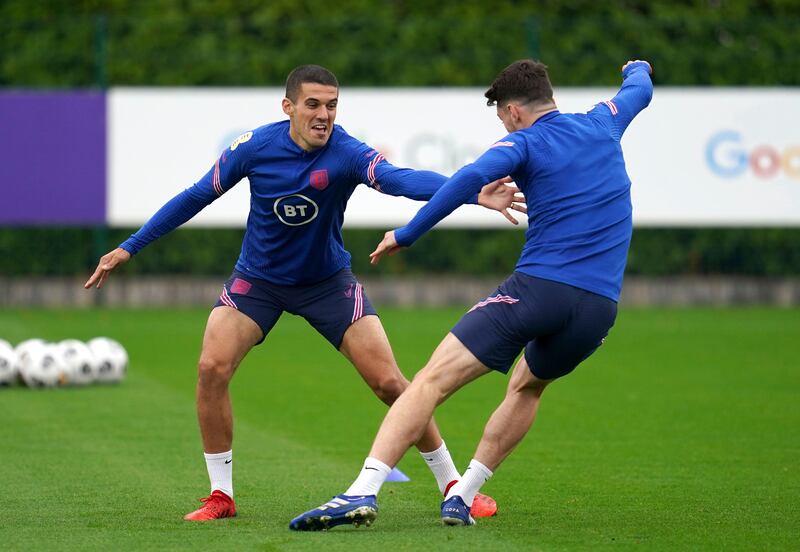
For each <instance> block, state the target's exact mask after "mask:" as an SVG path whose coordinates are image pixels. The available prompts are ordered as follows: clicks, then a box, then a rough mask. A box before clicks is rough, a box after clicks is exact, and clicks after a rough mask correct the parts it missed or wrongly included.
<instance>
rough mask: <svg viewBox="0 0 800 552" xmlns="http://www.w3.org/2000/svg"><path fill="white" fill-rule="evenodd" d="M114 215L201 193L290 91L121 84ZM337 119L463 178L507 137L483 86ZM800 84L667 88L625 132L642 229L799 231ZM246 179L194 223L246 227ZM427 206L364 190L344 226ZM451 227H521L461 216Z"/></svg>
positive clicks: (580, 92) (343, 103)
mask: <svg viewBox="0 0 800 552" xmlns="http://www.w3.org/2000/svg"><path fill="white" fill-rule="evenodd" d="M615 93H616V89H612V88H581V89H575V88H572V89H570V88H566V89H556V101H557V103H558V105H559V108H560V109H561V111H562V112H585V111H586V110H588V109H590V108H591V107H592V106H593V105H594V104H595V103H597V102H599V101H601V100H604V99H610V98H611V97H613V95H614V94H615ZM109 96H110V97H109V127H110V128H109V148H108V153H109V163H108V170H109V175H108V176H109V178H108V182H109V189H108V210H107V211H108V217H109V223H110V224H111V225H114V226H123V225H124V226H136V225H139V224H141V223H143V222H144V221H146V220H147V219H148V218H149V217H150V216H151V215H152V214H153V213H155V212H156V211H157V210H158V208H159V207H161V205H163V204H164V203H165V202H166V201H167V200H169V199H170V198H171V197H172V196H174V195H175V194H177V193H178V192H180V191H181V190H183V189H184V188H186V187H188V186H191V185H192V184H193V183H194V182H195V181H196V180H198V179H199V178H200V177H201V176H202V175H203V174H205V173H206V172H207V171H208V170H209V168H211V166H212V165H213V164H214V161H215V159H216V158H217V157H218V156H219V154H220V152H221V151H222V150H223V149H224V148H225V147H227V146H228V145H229V144H230V142H231V141H233V139H235V138H236V137H237V136H238V135H239V134H241V133H242V132H245V131H247V130H250V129H252V128H255V127H258V126H260V125H263V124H266V123H269V122H273V121H278V120H281V119H284V118H285V115H284V114H283V112H282V111H281V108H280V102H281V99H282V97H283V90H282V89H278V88H263V89H170V88H116V89H113V90H112V91H111V92H110V95H109ZM336 122H337V123H338V124H340V125H342V126H343V127H344V128H345V129H346V130H347V131H348V132H349V133H350V134H351V135H353V136H355V137H357V138H359V139H361V140H363V141H364V142H366V143H368V144H369V145H371V146H372V147H374V148H376V149H378V150H380V151H381V152H383V153H384V155H385V156H386V157H387V159H388V160H389V161H390V162H392V163H393V164H395V165H397V166H407V167H412V168H418V169H429V170H434V171H437V172H440V173H442V174H445V175H451V174H452V173H453V172H455V171H456V170H457V169H458V168H459V167H461V166H462V165H464V164H465V163H468V162H470V161H472V160H474V159H475V158H476V157H477V156H478V155H479V154H480V153H481V152H483V151H484V150H485V149H486V148H487V147H488V146H489V145H491V144H492V143H494V142H495V141H497V140H498V139H500V138H502V137H503V136H504V135H505V131H504V129H503V127H502V125H501V124H500V121H499V120H498V119H497V116H496V115H495V111H494V108H491V107H487V106H486V105H485V102H484V100H483V89H482V88H435V89H433V88H432V89H428V88H407V89H398V88H382V89H359V88H344V89H342V91H341V94H340V104H339V112H338V116H337V120H336ZM798 128H800V90H797V89H790V88H789V89H770V88H767V89H752V88H750V89H744V88H709V89H698V88H666V89H663V88H662V89H656V92H655V97H654V99H653V102H652V103H651V105H650V107H649V108H647V109H646V110H645V111H643V112H642V113H641V114H640V115H639V116H638V117H637V118H636V119H635V120H634V121H633V123H632V124H631V126H630V127H629V128H628V131H627V132H626V134H625V136H624V138H623V148H624V151H625V158H626V162H627V167H628V173H629V175H630V177H631V181H632V182H633V189H632V195H633V204H634V223H635V224H637V225H640V226H641V225H651V226H709V225H715V226H744V225H750V226H764V225H767V226H768V225H800V133H799V132H798V130H797V129H798ZM248 206H249V193H248V184H247V181H246V180H245V181H242V182H241V183H239V184H238V185H237V186H236V187H235V188H234V189H233V190H231V191H230V192H228V193H226V194H225V195H224V196H223V197H222V198H220V199H219V200H217V201H216V202H214V203H213V204H212V205H210V206H209V207H207V208H206V209H205V210H204V211H203V212H202V213H200V214H199V215H198V216H197V217H195V219H194V220H193V221H191V222H190V224H195V225H204V226H242V225H244V223H245V220H246V218H247V212H248ZM420 206H421V203H419V202H415V201H412V200H407V199H404V198H393V197H388V196H384V195H383V194H380V193H378V192H375V191H373V190H370V189H368V188H367V187H366V186H359V187H358V189H357V190H356V192H355V193H354V194H353V197H352V198H351V200H350V203H349V204H348V208H347V213H346V215H345V225H349V226H372V227H378V228H391V227H394V226H398V225H402V224H404V223H405V222H407V221H408V220H409V219H410V218H411V217H412V216H413V214H414V213H415V212H416V210H417V209H418V208H419V207H420ZM442 225H443V226H462V227H465V226H498V227H503V226H506V225H507V226H509V227H510V224H508V222H507V221H505V219H503V218H502V217H501V216H500V215H499V214H497V213H491V212H487V211H486V210H484V209H482V208H480V207H476V206H464V207H461V208H459V209H458V210H457V211H456V212H455V213H454V214H453V215H452V216H451V217H449V218H448V219H446V220H445V221H443V223H442Z"/></svg>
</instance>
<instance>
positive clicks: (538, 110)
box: [520, 103, 558, 129]
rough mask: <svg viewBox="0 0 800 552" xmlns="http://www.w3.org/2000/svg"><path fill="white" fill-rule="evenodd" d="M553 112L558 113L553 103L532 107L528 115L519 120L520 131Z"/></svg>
mask: <svg viewBox="0 0 800 552" xmlns="http://www.w3.org/2000/svg"><path fill="white" fill-rule="evenodd" d="M554 111H558V107H557V106H556V104H555V103H548V104H545V105H540V106H536V107H534V108H533V109H531V110H530V111H529V112H528V113H525V115H524V116H523V117H522V118H521V119H520V123H521V126H520V129H522V128H528V127H529V126H531V125H533V123H535V122H536V121H538V120H539V119H541V118H542V117H544V116H545V115H547V114H549V113H553V112H554Z"/></svg>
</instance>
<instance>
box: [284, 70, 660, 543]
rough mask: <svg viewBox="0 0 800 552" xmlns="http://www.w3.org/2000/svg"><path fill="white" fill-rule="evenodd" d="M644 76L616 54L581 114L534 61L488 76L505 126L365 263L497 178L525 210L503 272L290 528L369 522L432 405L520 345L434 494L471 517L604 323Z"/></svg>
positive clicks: (615, 288)
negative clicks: (340, 478) (328, 495)
mask: <svg viewBox="0 0 800 552" xmlns="http://www.w3.org/2000/svg"><path fill="white" fill-rule="evenodd" d="M651 72H652V69H651V67H650V64H649V63H648V62H646V61H638V60H637V61H630V62H628V63H626V64H625V65H624V66H623V68H622V79H623V83H622V87H621V88H620V90H619V92H618V93H617V94H616V96H614V98H612V99H611V100H606V101H603V102H600V103H598V104H597V105H596V106H595V107H594V108H593V109H592V110H591V111H589V112H588V113H585V114H583V113H579V114H571V113H561V112H560V111H558V108H557V107H556V104H555V101H554V99H553V89H552V85H551V84H550V79H549V76H548V74H547V68H546V67H545V65H544V64H542V63H540V62H538V61H534V60H520V61H517V62H514V63H512V64H511V65H510V66H508V67H507V68H506V69H504V70H503V71H502V72H501V73H500V74H499V75H498V76H497V78H496V79H495V81H494V82H493V83H492V86H491V88H489V90H488V91H487V92H486V97H487V99H488V104H489V105H495V106H496V109H497V115H498V117H499V118H500V120H501V121H502V122H503V126H504V127H505V128H506V130H507V131H508V132H509V133H510V134H508V135H507V136H506V137H504V138H502V139H501V140H499V141H498V142H496V143H495V144H494V145H493V146H492V147H491V148H490V149H489V150H488V151H487V152H486V153H484V154H483V155H482V156H481V157H480V158H479V159H478V160H477V161H475V162H474V163H472V164H470V165H467V166H465V167H464V168H462V169H461V170H459V171H458V172H457V173H456V174H455V175H453V177H452V178H450V179H449V180H448V181H447V182H446V183H445V184H444V185H443V186H442V187H441V188H440V189H439V190H438V191H437V192H436V194H434V196H433V198H432V199H431V200H430V201H429V202H428V203H427V204H426V205H425V206H423V207H422V208H421V209H420V210H419V212H418V213H417V215H416V216H415V217H414V218H413V219H412V220H411V222H409V223H408V224H407V225H406V226H404V227H402V228H399V229H397V230H394V231H391V232H387V233H386V235H385V236H384V239H383V241H382V242H381V243H380V244H379V245H378V247H377V249H376V250H375V251H374V252H373V253H372V255H371V256H372V260H373V263H375V262H377V261H378V259H380V257H381V255H383V254H384V253H391V252H393V251H395V250H397V249H398V248H399V247H402V246H409V245H411V244H413V243H414V241H416V240H417V239H418V238H419V237H420V236H422V235H423V234H424V233H425V232H427V231H428V230H429V229H431V228H432V227H433V226H434V225H435V224H436V223H437V222H438V221H440V220H441V219H443V218H444V217H446V216H447V215H448V214H450V213H451V212H452V211H453V210H454V209H455V208H456V207H458V206H459V205H461V204H463V203H464V202H465V201H466V200H467V199H468V198H470V197H471V196H472V195H474V194H475V193H476V191H478V190H480V189H481V187H482V186H483V185H485V184H486V183H488V182H491V181H493V180H495V179H497V178H501V177H505V176H506V175H510V176H511V177H512V178H513V180H514V182H515V183H517V184H518V185H519V187H520V188H521V189H522V191H523V193H524V194H525V199H526V203H527V207H528V223H529V227H528V231H527V234H526V241H525V245H524V247H523V249H522V253H521V255H520V257H519V261H518V262H517V266H516V269H515V271H514V273H513V274H512V275H511V276H509V277H508V278H507V279H506V280H505V281H504V282H503V283H501V284H500V286H498V288H497V289H496V290H495V291H494V292H493V293H492V294H491V295H489V296H488V297H486V298H485V299H483V300H481V301H479V302H478V303H477V304H475V305H474V306H473V307H472V308H471V309H470V310H469V311H468V312H467V313H466V314H465V315H464V316H463V317H462V318H461V320H460V321H459V322H458V323H457V324H456V325H455V327H454V328H453V329H452V330H451V332H450V333H449V334H448V335H447V336H446V337H445V338H444V340H443V341H442V343H441V344H440V345H439V346H438V347H437V349H436V350H435V351H434V353H433V355H432V357H431V359H430V361H429V362H428V364H427V365H426V366H425V367H424V368H423V369H422V370H421V371H420V372H418V373H417V375H416V376H415V378H414V381H413V382H412V383H411V386H410V387H409V388H408V389H407V390H406V391H405V393H403V395H402V396H401V397H400V398H399V399H398V400H397V402H395V403H394V405H393V406H392V408H391V409H390V410H389V413H388V414H387V415H386V418H385V419H384V421H383V424H382V425H381V427H380V431H379V432H378V435H377V437H376V438H375V442H374V444H373V446H372V449H371V450H370V453H369V456H368V457H367V458H366V460H365V462H364V465H363V468H362V470H361V472H360V473H359V475H358V477H357V478H356V480H355V481H354V482H353V484H352V485H350V487H349V488H348V489H347V490H346V491H345V492H344V493H343V494H341V495H338V496H336V497H334V499H333V500H331V501H329V502H327V503H325V504H323V505H322V506H320V507H318V508H315V509H313V510H309V511H308V512H305V513H303V514H301V515H299V516H297V517H296V518H295V519H293V520H292V521H291V522H290V524H289V527H290V528H291V529H294V530H317V529H323V528H326V527H329V526H334V525H340V524H345V523H353V524H356V525H359V524H362V523H367V522H369V523H371V522H372V521H374V519H375V517H376V515H377V511H378V510H377V501H376V495H377V493H378V491H379V490H380V487H381V485H382V484H383V482H384V481H385V479H386V476H387V474H388V473H389V472H390V470H391V468H392V467H393V466H395V465H396V464H397V462H398V461H399V460H400V458H401V457H402V456H403V454H404V453H405V451H406V450H407V449H408V447H409V446H410V445H411V444H412V443H414V442H415V441H416V440H417V439H418V438H419V437H420V436H421V435H422V432H423V430H424V428H425V426H426V424H427V423H429V422H430V420H431V416H432V415H433V411H434V409H435V408H436V406H437V405H438V404H440V403H441V402H443V401H444V400H445V399H446V398H447V397H449V396H450V395H452V394H453V393H454V392H455V391H457V390H458V389H459V388H460V387H461V386H463V385H465V384H466V383H469V382H470V381H472V380H474V379H476V378H478V377H480V376H482V375H485V374H487V373H488V372H490V371H491V370H495V371H498V372H502V373H506V372H508V370H509V369H510V368H511V366H512V365H513V364H514V361H515V359H516V358H517V357H518V356H520V353H522V355H521V357H520V358H519V360H518V361H517V363H516V366H515V368H514V371H513V374H512V376H511V379H510V381H509V385H508V391H507V393H506V397H505V399H504V400H503V402H502V403H501V404H500V406H499V407H498V408H497V409H496V410H495V411H494V414H492V416H491V418H490V419H489V422H488V423H487V424H486V427H485V429H484V432H483V437H482V438H481V441H480V443H479V444H478V448H477V450H476V451H475V455H474V457H473V460H472V461H471V462H470V465H469V467H468V468H467V470H466V471H465V472H464V474H463V476H462V478H461V479H460V480H459V481H458V482H457V483H456V484H455V485H453V486H452V487H451V488H450V489H449V490H448V491H447V493H446V494H445V500H444V501H443V502H442V504H441V519H442V521H443V522H444V523H445V524H446V525H472V524H474V519H473V517H474V516H475V511H476V507H478V508H479V507H480V501H479V500H478V499H477V493H478V490H479V489H480V487H481V485H483V484H484V483H485V482H486V481H487V480H488V479H489V478H490V477H491V476H492V474H493V471H494V470H495V469H496V468H497V467H498V466H499V465H500V463H501V462H502V461H503V460H504V459H505V458H506V457H507V456H508V454H510V453H511V451H512V450H513V448H514V447H515V446H516V445H517V444H518V443H519V442H520V440H521V439H522V438H523V437H524V436H525V434H526V433H527V431H528V429H529V428H530V426H531V424H532V423H533V420H534V418H535V416H536V411H537V409H538V407H539V401H540V398H541V395H542V393H543V391H544V389H545V387H547V385H548V384H549V383H550V382H552V381H553V380H555V379H557V378H560V377H562V376H564V375H566V374H568V373H570V372H571V371H572V370H574V369H575V367H576V366H578V364H580V363H581V362H582V361H583V360H585V359H586V358H587V357H588V356H589V355H591V354H592V353H593V352H594V351H595V350H596V349H597V348H598V347H599V346H600V344H601V343H602V342H603V340H604V339H605V337H606V336H607V334H608V331H609V330H610V328H611V326H612V325H613V324H614V320H615V319H616V315H617V301H618V299H619V294H620V290H621V287H622V276H623V272H624V269H625V261H626V257H627V254H628V245H629V243H630V239H631V231H632V224H631V196H630V187H631V182H630V179H629V178H628V175H627V172H626V171H625V160H624V158H623V155H622V146H621V144H620V140H621V138H622V135H623V133H624V132H625V129H626V128H628V125H629V124H630V123H631V121H632V120H633V118H634V117H635V116H636V115H637V114H638V113H639V112H640V111H641V110H642V109H644V108H645V107H646V106H647V105H648V104H649V103H650V100H651V98H652V95H653V84H652V82H651V80H650V74H651ZM532 469H533V468H532Z"/></svg>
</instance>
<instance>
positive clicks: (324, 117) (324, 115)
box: [282, 82, 339, 151]
mask: <svg viewBox="0 0 800 552" xmlns="http://www.w3.org/2000/svg"><path fill="white" fill-rule="evenodd" d="M338 103H339V89H338V88H336V87H335V86H327V85H324V84H317V83H314V82H304V83H303V84H302V85H301V88H300V94H299V95H298V97H297V101H296V102H292V100H290V99H289V98H284V99H283V104H282V105H283V112H284V113H286V114H287V115H288V116H289V135H290V136H291V137H292V140H294V141H295V143H296V144H297V145H298V146H300V147H301V148H303V149H304V150H306V151H311V150H315V149H318V148H321V147H322V146H324V145H325V144H327V143H328V139H330V137H331V132H332V131H333V121H334V120H335V119H336V106H337V104H338Z"/></svg>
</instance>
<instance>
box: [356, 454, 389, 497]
mask: <svg viewBox="0 0 800 552" xmlns="http://www.w3.org/2000/svg"><path fill="white" fill-rule="evenodd" d="M390 471H392V468H390V467H389V466H387V465H386V464H384V463H383V462H381V461H380V460H378V459H377V458H371V457H369V456H368V457H367V459H366V460H364V467H363V468H361V473H359V474H358V477H357V478H356V480H355V481H353V484H352V485H350V488H348V489H347V490H346V491H345V492H344V494H346V495H348V496H369V495H377V494H378V491H380V490H381V485H383V482H384V481H386V478H387V477H388V476H389V472H390Z"/></svg>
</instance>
